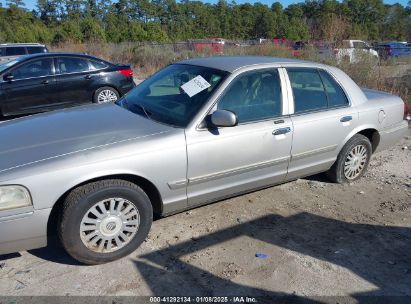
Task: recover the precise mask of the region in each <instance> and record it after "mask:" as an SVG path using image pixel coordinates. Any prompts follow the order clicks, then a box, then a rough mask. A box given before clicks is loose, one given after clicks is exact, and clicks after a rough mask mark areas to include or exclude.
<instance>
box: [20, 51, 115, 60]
mask: <svg viewBox="0 0 411 304" xmlns="http://www.w3.org/2000/svg"><path fill="white" fill-rule="evenodd" d="M53 56H62V57H64V56H78V57H84V58H90V59H97V60H102V61H104V62H108V61H106V60H103V59H100V58H97V57H94V56H90V55H87V54H80V53H58V52H56V53H53V52H49V53H36V54H30V55H23V56H20V57H19V58H18V59H17V60H18V61H25V60H29V59H32V58H40V57H53Z"/></svg>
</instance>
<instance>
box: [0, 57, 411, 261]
mask: <svg viewBox="0 0 411 304" xmlns="http://www.w3.org/2000/svg"><path fill="white" fill-rule="evenodd" d="M405 109H406V107H405V105H404V102H403V101H402V100H401V99H400V98H399V97H396V96H393V95H390V94H387V93H383V92H378V91H372V90H363V89H361V88H359V87H358V86H357V85H356V84H355V83H354V82H353V81H352V80H351V79H350V78H349V77H348V76H347V75H346V74H345V73H343V72H342V71H340V70H339V69H337V68H335V67H331V66H326V65H322V64H317V63H313V62H306V61H299V60H290V59H280V58H269V57H215V58H198V59H191V60H186V61H182V62H179V63H177V64H173V65H170V66H168V67H166V68H164V69H163V70H161V71H159V72H158V73H156V74H155V75H153V76H152V77H150V78H148V79H147V80H146V81H144V82H143V83H141V84H140V85H139V86H138V87H136V88H135V89H134V90H132V91H131V92H129V93H128V94H127V95H126V96H124V97H123V98H122V99H120V100H119V101H117V102H116V104H105V105H89V106H83V107H78V108H72V109H67V110H62V111H57V112H51V113H45V114H40V115H35V116H31V117H26V118H20V119H15V120H12V121H9V122H3V123H1V124H0V142H1V146H0V253H2V254H4V253H10V252H13V251H19V250H25V249H32V248H38V247H42V246H45V245H46V244H47V231H48V230H49V231H53V229H57V231H58V234H59V236H60V239H61V242H62V244H63V246H64V248H65V249H66V250H67V252H68V253H69V254H70V255H71V256H72V257H73V258H75V259H77V260H79V261H81V262H83V263H86V264H97V263H104V262H108V261H112V260H115V259H118V258H121V257H123V256H125V255H128V254H130V253H131V252H132V251H134V250H135V249H136V248H137V247H138V246H139V245H140V244H141V243H142V242H143V240H144V239H145V238H146V236H147V234H148V232H149V230H150V227H151V224H152V219H153V214H158V215H161V216H165V215H169V214H172V213H176V212H180V211H182V210H185V209H189V208H193V207H196V206H199V205H202V204H207V203H210V202H214V201H217V200H221V199H223V198H227V197H230V196H233V195H237V194H239V193H246V192H250V191H253V190H256V189H261V188H264V187H268V186H271V185H275V184H279V183H283V182H285V181H291V180H295V179H297V178H299V177H303V176H307V175H312V174H315V173H318V172H327V174H328V176H329V177H330V179H331V180H332V181H334V182H338V183H345V182H352V181H355V180H356V179H358V178H360V177H361V176H362V175H363V174H364V171H365V170H366V168H367V165H368V163H369V161H370V157H371V155H372V153H374V152H377V151H379V150H381V149H384V148H386V147H389V146H391V145H392V144H394V143H395V142H397V141H398V140H399V139H400V138H401V137H402V136H403V135H404V134H405V133H406V132H407V128H408V123H407V120H406V118H407V115H406V111H405ZM56 219H57V227H54V226H52V223H54V222H55V220H56ZM48 228H49V229H48Z"/></svg>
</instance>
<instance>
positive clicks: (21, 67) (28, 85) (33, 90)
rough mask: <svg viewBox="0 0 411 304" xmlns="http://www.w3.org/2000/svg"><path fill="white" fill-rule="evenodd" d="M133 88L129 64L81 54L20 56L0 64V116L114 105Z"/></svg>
mask: <svg viewBox="0 0 411 304" xmlns="http://www.w3.org/2000/svg"><path fill="white" fill-rule="evenodd" d="M134 86H135V84H134V81H133V71H132V70H131V68H130V66H129V65H117V64H113V63H110V62H107V61H104V60H102V59H99V58H96V57H92V56H88V55H82V54H70V53H44V54H34V55H26V56H21V57H19V58H17V59H14V60H12V61H9V62H6V63H3V64H0V114H1V115H2V116H3V117H4V116H12V115H21V114H31V113H38V112H42V111H48V110H53V109H57V108H64V107H67V106H73V105H79V104H85V103H91V102H94V103H105V102H114V101H116V100H117V99H118V98H119V97H120V96H122V95H124V94H125V93H127V92H128V91H130V90H131V89H132V88H133V87H134Z"/></svg>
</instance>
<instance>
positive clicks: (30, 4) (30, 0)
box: [0, 0, 408, 10]
mask: <svg viewBox="0 0 411 304" xmlns="http://www.w3.org/2000/svg"><path fill="white" fill-rule="evenodd" d="M217 1H218V0H208V1H204V2H211V3H216V2H217ZM276 1H278V2H280V3H281V4H282V5H283V6H284V7H287V6H288V5H289V4H292V3H298V2H304V1H298V0H297V1H295V0H259V1H245V0H236V3H237V4H243V3H255V2H261V3H264V4H267V5H268V6H271V4H272V3H274V2H276ZM0 2H2V3H3V6H5V2H6V1H5V0H0ZM24 2H25V4H26V8H28V9H30V10H31V9H33V8H35V6H36V3H37V0H24ZM228 2H230V0H228ZM384 3H387V4H394V3H400V4H402V5H404V6H406V5H407V3H408V0H384Z"/></svg>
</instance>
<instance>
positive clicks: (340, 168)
mask: <svg viewBox="0 0 411 304" xmlns="http://www.w3.org/2000/svg"><path fill="white" fill-rule="evenodd" d="M356 146H363V147H365V149H366V156H367V159H366V161H365V163H364V166H363V168H362V170H361V171H360V173H359V175H358V176H355V177H354V178H347V176H346V175H345V173H344V165H345V162H346V160H347V158H348V156H349V154H350V152H351V151H352V150H353V149H354V148H355V147H356ZM371 155H372V145H371V142H370V140H369V139H368V138H367V137H365V136H364V135H361V134H355V135H354V136H353V137H351V138H350V139H349V140H348V142H347V143H346V144H345V145H344V147H343V148H342V150H341V151H340V153H339V154H338V157H337V160H336V161H335V163H334V164H333V166H332V167H331V168H330V170H329V171H328V172H327V173H326V174H327V176H328V178H329V179H330V180H331V181H333V182H335V183H339V184H343V183H349V182H353V181H356V180H357V179H359V178H361V177H362V176H363V175H364V173H365V172H366V171H367V167H368V164H369V162H370V159H371Z"/></svg>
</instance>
